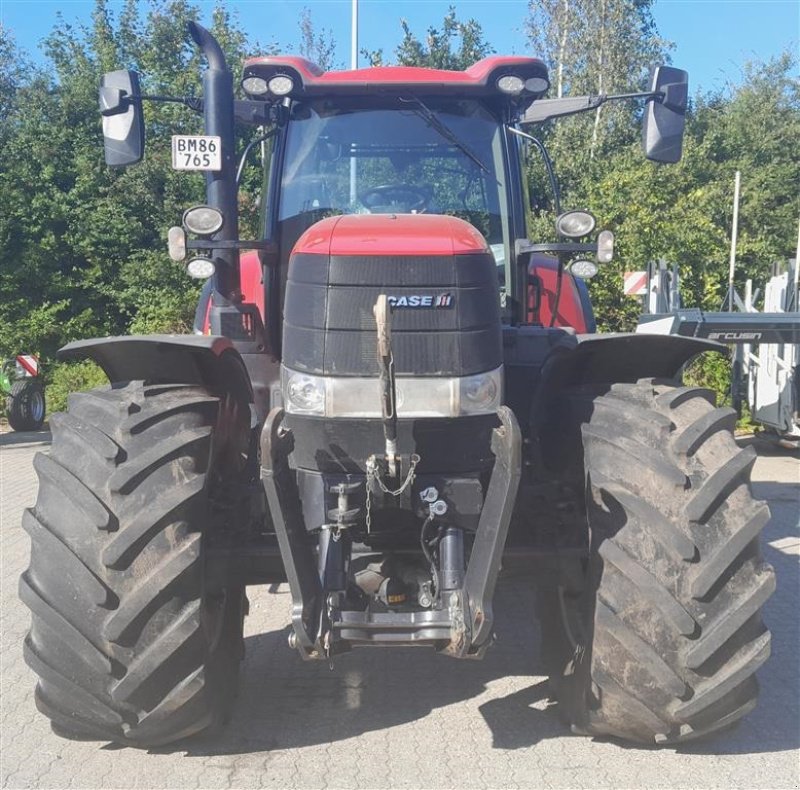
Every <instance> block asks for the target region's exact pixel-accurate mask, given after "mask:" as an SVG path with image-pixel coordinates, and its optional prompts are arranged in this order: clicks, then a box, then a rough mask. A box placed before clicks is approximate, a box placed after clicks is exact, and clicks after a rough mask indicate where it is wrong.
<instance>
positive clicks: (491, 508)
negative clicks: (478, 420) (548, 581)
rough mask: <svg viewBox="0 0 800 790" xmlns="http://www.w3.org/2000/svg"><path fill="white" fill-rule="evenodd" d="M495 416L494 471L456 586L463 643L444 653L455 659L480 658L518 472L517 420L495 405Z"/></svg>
mask: <svg viewBox="0 0 800 790" xmlns="http://www.w3.org/2000/svg"><path fill="white" fill-rule="evenodd" d="M497 416H498V418H499V420H500V425H499V426H498V427H497V428H495V429H494V431H493V433H492V452H493V453H494V456H495V461H494V469H493V470H492V477H491V480H490V481H489V489H488V491H487V493H486V499H485V501H484V503H483V510H481V517H480V521H479V522H478V531H477V532H476V534H475V542H474V544H473V546H472V553H471V554H470V558H469V563H468V565H467V572H466V574H465V576H464V586H463V588H462V596H463V600H462V606H463V611H464V619H465V623H464V624H465V626H466V628H467V631H468V633H469V641H468V642H466V643H464V644H461V645H459V644H456V643H455V642H451V645H450V648H449V650H448V651H446V652H450V653H452V654H453V655H457V656H458V657H459V658H482V657H483V654H484V653H485V652H486V648H487V647H488V646H489V645H490V644H491V641H492V626H493V624H494V613H493V610H492V599H493V598H494V590H495V586H496V585H497V576H498V574H499V572H500V565H501V562H502V558H503V549H504V548H505V544H506V536H507V535H508V526H509V524H510V523H511V513H512V511H513V509H514V502H515V501H516V499H517V488H518V487H519V479H520V475H521V466H522V434H521V433H520V429H519V424H518V423H517V419H516V417H515V416H514V412H513V411H511V409H509V408H508V406H501V407H500V408H499V409H498V411H497Z"/></svg>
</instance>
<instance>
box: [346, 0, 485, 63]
mask: <svg viewBox="0 0 800 790" xmlns="http://www.w3.org/2000/svg"><path fill="white" fill-rule="evenodd" d="M400 25H401V28H402V30H403V38H402V40H401V42H400V44H399V45H398V47H397V49H396V50H395V57H396V58H397V63H398V65H400V66H424V67H426V68H431V69H452V70H454V71H463V70H464V69H467V68H469V67H470V66H471V65H472V64H473V63H476V62H477V61H479V60H480V59H481V58H485V57H486V56H487V55H490V54H491V53H492V52H494V50H493V49H492V47H491V45H490V44H489V42H488V41H486V39H485V38H484V35H483V28H482V27H481V25H480V24H479V23H478V22H477V21H476V20H475V19H468V20H467V21H466V22H462V21H460V20H459V19H458V18H457V17H456V9H455V7H454V6H451V7H450V9H449V10H448V12H447V15H446V16H445V18H444V20H443V21H442V24H441V27H440V28H436V27H429V28H428V35H427V36H426V38H425V40H424V41H421V40H420V39H419V38H417V36H416V35H415V34H414V33H413V31H412V30H411V28H410V26H409V24H408V22H407V21H406V20H405V19H403V20H401V22H400ZM362 54H364V56H365V57H366V58H367V60H368V61H369V62H370V63H371V64H372V65H374V66H378V65H381V66H382V65H387V64H385V63H384V58H383V51H382V50H375V51H369V50H362Z"/></svg>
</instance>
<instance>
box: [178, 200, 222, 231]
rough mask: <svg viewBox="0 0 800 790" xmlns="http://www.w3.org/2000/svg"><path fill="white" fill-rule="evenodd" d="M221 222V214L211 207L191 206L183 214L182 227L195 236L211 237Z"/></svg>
mask: <svg viewBox="0 0 800 790" xmlns="http://www.w3.org/2000/svg"><path fill="white" fill-rule="evenodd" d="M223 221H224V219H223V216H222V212H221V211H220V210H219V209H216V208H212V207H211V206H192V208H187V209H186V211H184V212H183V227H184V228H186V230H188V231H189V233H194V235H195V236H213V235H214V234H215V233H216V232H217V231H218V230H219V229H220V228H221V227H222V223H223Z"/></svg>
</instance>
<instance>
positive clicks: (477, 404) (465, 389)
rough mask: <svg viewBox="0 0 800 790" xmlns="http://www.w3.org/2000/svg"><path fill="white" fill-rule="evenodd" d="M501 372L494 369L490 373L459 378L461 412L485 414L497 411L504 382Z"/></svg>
mask: <svg viewBox="0 0 800 790" xmlns="http://www.w3.org/2000/svg"><path fill="white" fill-rule="evenodd" d="M499 374H500V371H499V370H492V371H490V372H489V373H479V374H478V375H477V376H467V377H465V378H463V379H460V380H459V384H460V394H461V397H460V399H459V400H460V404H459V406H460V412H461V414H475V413H476V412H480V413H484V414H485V413H486V412H492V411H497V407H498V406H499V405H500V390H501V384H502V381H501V379H500V375H499Z"/></svg>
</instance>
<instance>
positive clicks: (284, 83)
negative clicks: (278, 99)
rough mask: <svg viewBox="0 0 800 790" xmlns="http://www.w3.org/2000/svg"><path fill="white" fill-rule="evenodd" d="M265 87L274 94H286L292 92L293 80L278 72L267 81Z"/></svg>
mask: <svg viewBox="0 0 800 790" xmlns="http://www.w3.org/2000/svg"><path fill="white" fill-rule="evenodd" d="M267 87H269V92H270V93H274V94H275V95H276V96H286V95H287V94H289V93H291V92H292V89H293V88H294V81H293V80H292V78H291V77H287V76H286V75H285V74H278V75H277V76H275V77H273V78H272V79H271V80H270V81H269V82H268V83H267Z"/></svg>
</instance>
